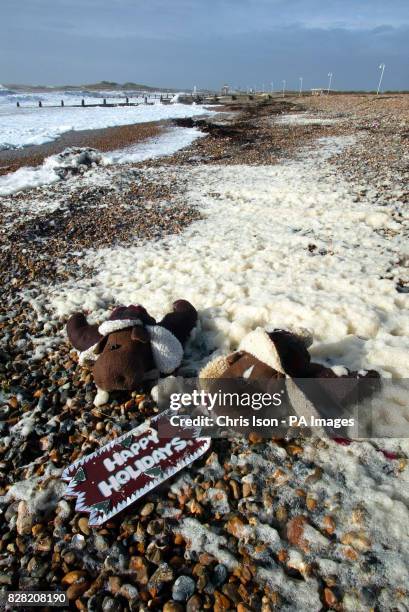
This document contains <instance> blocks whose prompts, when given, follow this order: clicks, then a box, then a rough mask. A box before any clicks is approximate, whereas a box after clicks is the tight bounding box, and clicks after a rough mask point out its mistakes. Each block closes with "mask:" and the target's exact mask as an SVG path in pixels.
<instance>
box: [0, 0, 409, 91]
mask: <svg viewBox="0 0 409 612" xmlns="http://www.w3.org/2000/svg"><path fill="white" fill-rule="evenodd" d="M382 62H383V63H385V65H386V68H385V76H384V89H386V90H388V89H409V0H382V1H381V0H0V83H30V84H48V85H51V84H54V85H56V84H58V85H62V84H83V83H94V82H98V81H101V80H109V81H116V82H121V83H122V82H126V81H133V82H137V83H143V84H147V85H156V86H161V87H172V88H180V89H185V88H189V89H190V88H193V87H194V86H195V85H196V86H197V87H198V88H199V89H200V88H209V89H218V88H220V87H221V86H222V85H223V84H224V83H227V84H230V85H231V86H233V87H243V88H249V87H252V88H254V87H256V88H258V89H259V88H261V87H262V86H263V85H264V88H265V89H270V88H271V87H272V85H271V83H273V89H275V90H277V89H279V88H281V87H282V81H283V80H284V79H285V80H286V85H287V87H288V88H293V89H296V88H298V86H299V78H300V77H303V87H304V88H311V87H322V86H325V85H326V84H327V83H328V73H329V72H332V73H333V87H334V89H374V88H376V86H377V82H378V79H379V73H380V70H379V64H380V63H382Z"/></svg>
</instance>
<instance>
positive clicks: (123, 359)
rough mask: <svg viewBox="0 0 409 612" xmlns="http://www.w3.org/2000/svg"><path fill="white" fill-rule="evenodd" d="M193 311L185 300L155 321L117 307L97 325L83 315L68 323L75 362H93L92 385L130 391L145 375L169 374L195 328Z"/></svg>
mask: <svg viewBox="0 0 409 612" xmlns="http://www.w3.org/2000/svg"><path fill="white" fill-rule="evenodd" d="M196 322H197V312H196V310H195V308H194V307H193V306H192V305H191V304H190V303H189V302H186V301H185V300H178V301H177V302H175V303H174V304H173V311H172V312H171V313H168V314H167V315H166V316H165V317H164V318H163V319H162V321H161V322H160V323H158V324H156V321H155V319H154V318H153V317H151V316H150V315H149V314H148V313H147V311H146V310H145V309H144V308H143V307H142V306H120V307H118V308H116V309H115V310H114V311H113V312H112V314H111V316H110V317H109V319H108V320H107V321H104V323H102V324H101V325H99V326H98V325H90V324H89V323H88V322H87V320H86V318H85V316H84V315H83V314H82V313H77V314H75V315H73V316H72V317H71V318H70V319H69V321H68V323H67V333H68V337H69V339H70V341H71V343H72V344H73V346H74V347H75V348H76V349H77V350H78V351H80V363H81V364H84V363H87V362H88V363H92V364H93V365H92V370H93V375H94V380H95V384H96V385H97V387H98V388H100V389H103V390H104V391H108V392H109V391H117V390H118V391H119V390H124V391H132V390H135V389H137V388H138V387H139V385H140V384H141V382H142V381H143V380H144V378H145V377H146V375H147V374H148V373H149V372H152V371H154V370H156V371H157V372H156V375H157V376H159V373H160V372H162V373H164V374H169V373H170V372H173V371H174V370H175V369H176V368H177V367H178V366H179V365H180V362H181V360H182V357H183V344H184V343H185V342H186V340H187V339H188V337H189V335H190V332H191V330H192V329H193V327H194V326H195V325H196Z"/></svg>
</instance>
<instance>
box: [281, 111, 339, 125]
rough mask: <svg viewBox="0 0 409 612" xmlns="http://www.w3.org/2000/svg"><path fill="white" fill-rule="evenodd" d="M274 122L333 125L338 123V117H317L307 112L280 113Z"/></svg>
mask: <svg viewBox="0 0 409 612" xmlns="http://www.w3.org/2000/svg"><path fill="white" fill-rule="evenodd" d="M274 123H280V124H283V125H333V124H335V123H339V119H336V118H328V117H318V116H316V115H311V114H308V113H294V114H292V115H281V117H277V118H274Z"/></svg>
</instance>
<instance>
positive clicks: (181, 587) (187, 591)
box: [172, 576, 196, 601]
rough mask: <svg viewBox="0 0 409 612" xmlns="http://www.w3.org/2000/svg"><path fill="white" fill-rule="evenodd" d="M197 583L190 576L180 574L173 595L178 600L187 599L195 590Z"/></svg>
mask: <svg viewBox="0 0 409 612" xmlns="http://www.w3.org/2000/svg"><path fill="white" fill-rule="evenodd" d="M195 588H196V583H195V581H194V580H193V578H190V576H179V578H177V579H176V580H175V583H174V585H173V588H172V597H173V599H175V600H176V601H187V600H188V599H189V597H191V596H192V595H193V593H194V592H195Z"/></svg>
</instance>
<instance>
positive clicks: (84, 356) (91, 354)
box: [78, 342, 99, 366]
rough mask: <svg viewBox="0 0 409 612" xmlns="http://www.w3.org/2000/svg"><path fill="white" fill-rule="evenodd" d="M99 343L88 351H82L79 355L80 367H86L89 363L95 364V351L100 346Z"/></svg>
mask: <svg viewBox="0 0 409 612" xmlns="http://www.w3.org/2000/svg"><path fill="white" fill-rule="evenodd" d="M98 344H99V342H97V343H96V344H93V345H92V346H90V347H89V348H87V350H86V351H81V352H79V353H78V363H79V365H80V366H84V365H86V364H87V363H89V362H93V361H95V360H96V358H97V355H96V354H95V350H96V348H97V346H98Z"/></svg>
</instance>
